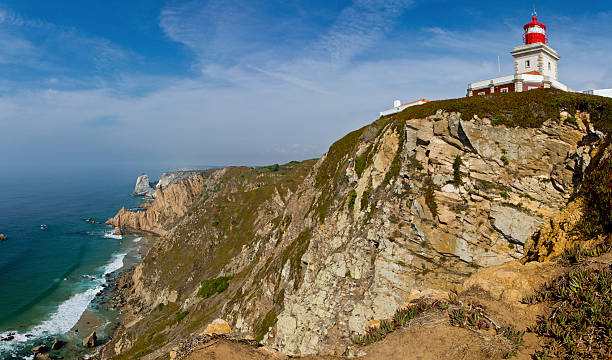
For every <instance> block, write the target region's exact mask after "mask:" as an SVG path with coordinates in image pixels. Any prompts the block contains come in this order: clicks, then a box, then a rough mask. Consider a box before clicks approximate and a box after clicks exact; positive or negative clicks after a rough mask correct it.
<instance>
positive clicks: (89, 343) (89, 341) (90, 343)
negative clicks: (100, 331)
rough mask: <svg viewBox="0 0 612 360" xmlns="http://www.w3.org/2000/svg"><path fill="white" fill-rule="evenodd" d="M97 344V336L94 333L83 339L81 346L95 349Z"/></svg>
mask: <svg viewBox="0 0 612 360" xmlns="http://www.w3.org/2000/svg"><path fill="white" fill-rule="evenodd" d="M97 343H98V335H97V334H96V332H95V331H94V332H92V333H91V334H89V336H88V337H86V338H85V339H83V346H84V347H86V348H92V347H95V346H96V345H97Z"/></svg>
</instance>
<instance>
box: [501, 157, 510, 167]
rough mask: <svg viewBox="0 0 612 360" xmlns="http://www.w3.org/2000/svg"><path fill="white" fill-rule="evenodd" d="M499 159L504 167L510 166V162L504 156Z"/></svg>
mask: <svg viewBox="0 0 612 360" xmlns="http://www.w3.org/2000/svg"><path fill="white" fill-rule="evenodd" d="M499 159H500V160H501V161H502V162H503V163H504V165H506V166H507V165H508V164H510V160H508V158H507V157H506V155H502V157H500V158H499Z"/></svg>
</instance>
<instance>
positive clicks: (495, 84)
mask: <svg viewBox="0 0 612 360" xmlns="http://www.w3.org/2000/svg"><path fill="white" fill-rule="evenodd" d="M523 29H524V30H525V33H524V34H523V43H524V44H523V45H521V46H518V47H516V48H514V49H513V50H512V51H511V52H510V54H511V55H512V56H513V57H514V74H513V75H508V76H503V77H498V78H494V79H488V80H484V81H479V82H475V83H470V84H468V89H467V96H473V95H487V94H493V93H498V92H502V93H504V92H522V91H526V90H532V89H538V88H555V89H560V90H563V91H573V90H572V89H571V88H570V87H568V86H567V85H564V84H562V83H561V82H559V80H558V78H559V71H558V68H557V62H558V61H559V59H561V57H560V56H559V54H558V53H557V52H556V51H555V50H554V49H553V48H551V47H550V46H549V45H548V35H547V34H546V25H544V24H542V23H541V22H539V21H538V17H537V15H536V14H535V12H534V14H533V17H532V19H531V22H529V23H528V24H526V25H525V26H523Z"/></svg>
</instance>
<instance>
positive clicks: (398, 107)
mask: <svg viewBox="0 0 612 360" xmlns="http://www.w3.org/2000/svg"><path fill="white" fill-rule="evenodd" d="M428 102H429V100H427V99H421V100H417V101H413V102H409V103H405V104H402V102H401V101H399V100H395V101H394V102H393V108H391V109H389V110H385V111H381V112H380V116H389V115H393V114H397V113H398V112H400V111H403V110H404V109H406V108H409V107H411V106H416V105H422V104H425V103H428Z"/></svg>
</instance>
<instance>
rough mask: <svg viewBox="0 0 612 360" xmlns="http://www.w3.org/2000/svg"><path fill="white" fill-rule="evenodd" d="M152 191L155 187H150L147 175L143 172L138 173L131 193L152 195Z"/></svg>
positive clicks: (153, 191)
mask: <svg viewBox="0 0 612 360" xmlns="http://www.w3.org/2000/svg"><path fill="white" fill-rule="evenodd" d="M154 193H155V189H153V188H152V187H151V183H150V182H149V175H147V174H144V173H143V174H140V175H139V176H138V179H136V185H135V186H134V193H133V195H135V196H147V197H153V194H154Z"/></svg>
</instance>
